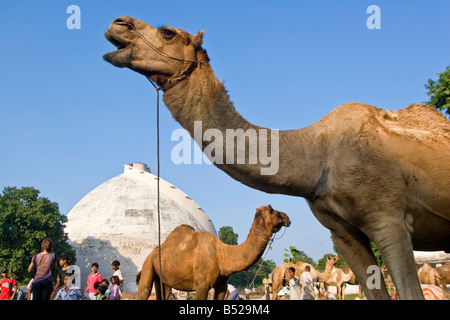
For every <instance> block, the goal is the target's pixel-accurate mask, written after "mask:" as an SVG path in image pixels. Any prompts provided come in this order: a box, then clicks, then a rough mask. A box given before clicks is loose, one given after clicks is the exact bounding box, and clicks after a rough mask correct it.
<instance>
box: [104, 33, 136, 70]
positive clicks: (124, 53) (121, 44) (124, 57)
mask: <svg viewBox="0 0 450 320" xmlns="http://www.w3.org/2000/svg"><path fill="white" fill-rule="evenodd" d="M105 38H106V39H107V40H108V41H109V42H111V44H113V45H114V46H115V47H116V50H115V51H112V52H108V53H106V54H104V55H103V59H104V60H105V61H108V62H109V63H111V64H112V65H114V66H116V67H119V68H122V67H126V66H127V64H128V63H129V60H130V57H129V54H130V52H129V51H130V50H127V49H129V44H130V43H129V42H128V41H126V40H124V39H122V38H120V37H118V36H117V35H115V34H114V33H113V32H111V30H109V29H108V30H107V31H106V32H105Z"/></svg>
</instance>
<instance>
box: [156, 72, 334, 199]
mask: <svg viewBox="0 0 450 320" xmlns="http://www.w3.org/2000/svg"><path fill="white" fill-rule="evenodd" d="M164 102H165V104H166V106H167V107H168V108H169V110H170V111H171V113H172V115H173V117H174V118H175V120H176V121H178V122H179V123H180V124H181V125H182V126H183V128H185V129H186V130H187V131H188V132H189V133H190V135H191V137H192V138H193V139H194V140H195V142H196V143H197V144H198V145H199V146H200V148H201V150H202V151H203V153H204V154H205V155H206V156H207V157H208V158H209V160H210V161H211V162H212V163H213V164H214V165H216V166H217V167H218V168H219V169H221V170H223V171H224V172H226V173H227V174H228V175H230V176H231V177H232V178H234V179H236V180H238V181H240V182H242V183H243V184H245V185H248V186H250V187H252V188H255V189H258V190H262V191H265V192H268V193H281V194H288V195H295V196H302V197H306V198H308V196H310V194H311V192H315V191H314V188H315V186H316V185H317V183H319V182H320V180H321V179H322V175H323V173H324V170H325V169H326V167H325V165H324V163H322V162H321V159H323V158H324V157H323V154H322V149H321V148H320V146H319V145H318V144H317V143H316V142H315V141H316V140H317V139H316V138H315V137H314V135H313V134H311V133H310V130H308V128H305V129H300V130H287V131H279V130H271V129H267V128H263V127H259V126H256V125H253V124H251V123H249V122H248V121H247V120H245V119H244V118H243V117H242V116H241V115H240V114H239V113H238V112H237V111H236V110H235V108H234V106H233V103H232V102H231V101H230V98H229V96H228V93H227V91H226V90H225V88H224V86H223V84H222V83H221V82H220V81H219V80H218V79H217V78H216V77H215V75H214V73H213V71H212V69H211V67H210V65H209V64H206V65H201V66H199V67H197V68H196V69H195V70H194V72H192V74H191V75H190V76H189V78H188V79H186V80H184V81H182V82H180V83H178V84H177V85H175V86H174V87H172V88H170V89H168V90H166V91H165V93H164Z"/></svg>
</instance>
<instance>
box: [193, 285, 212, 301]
mask: <svg viewBox="0 0 450 320" xmlns="http://www.w3.org/2000/svg"><path fill="white" fill-rule="evenodd" d="M209 289H211V288H210V287H209V286H207V285H200V286H197V288H196V289H195V296H196V299H197V300H208V291H209Z"/></svg>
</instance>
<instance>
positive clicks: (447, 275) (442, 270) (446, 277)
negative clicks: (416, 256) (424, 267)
mask: <svg viewBox="0 0 450 320" xmlns="http://www.w3.org/2000/svg"><path fill="white" fill-rule="evenodd" d="M435 269H436V271H437V272H438V273H439V276H440V277H441V285H442V288H443V289H444V294H445V295H446V294H447V284H450V262H447V263H446V264H444V265H443V266H439V267H436V268H435Z"/></svg>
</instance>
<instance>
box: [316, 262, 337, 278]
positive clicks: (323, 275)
mask: <svg viewBox="0 0 450 320" xmlns="http://www.w3.org/2000/svg"><path fill="white" fill-rule="evenodd" d="M333 266H334V265H333V264H331V263H327V264H326V265H325V271H324V272H321V273H319V280H328V279H329V278H330V276H331V271H332V270H333Z"/></svg>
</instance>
